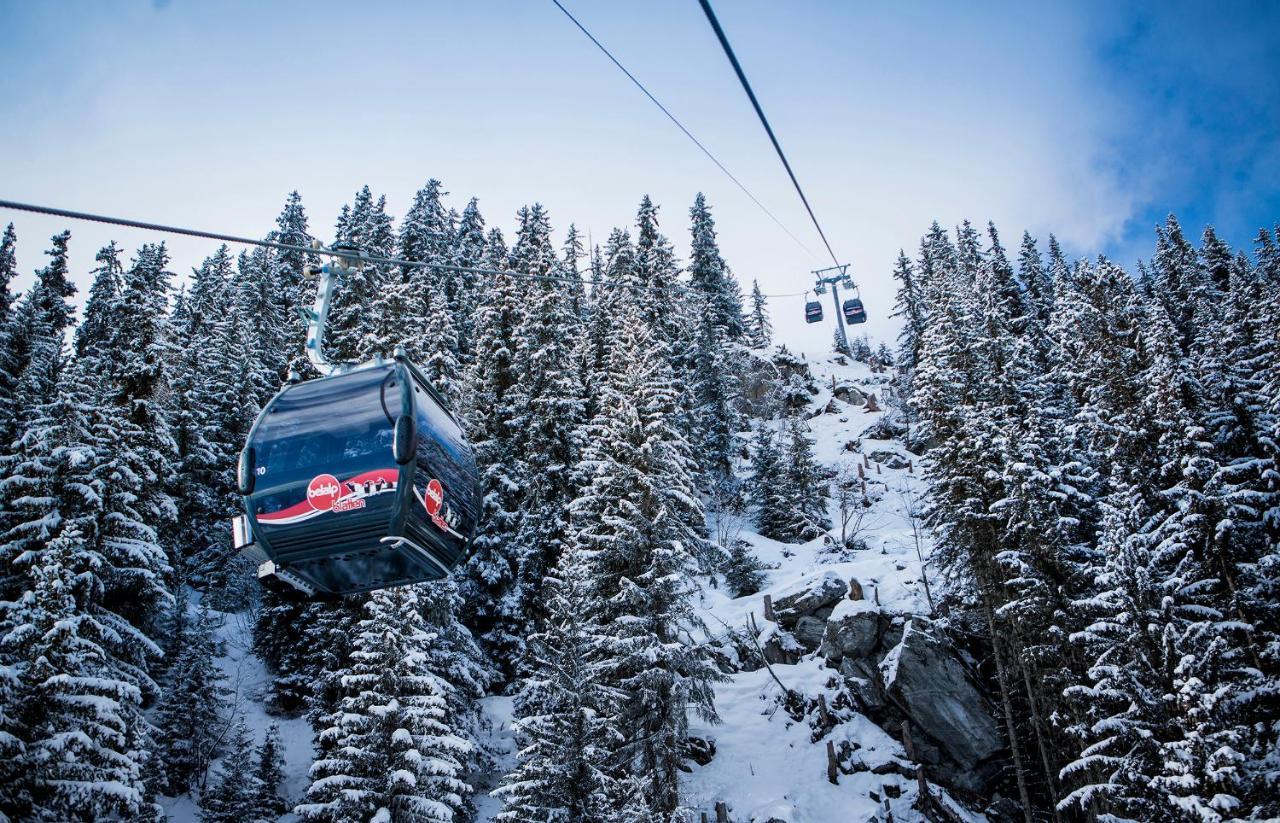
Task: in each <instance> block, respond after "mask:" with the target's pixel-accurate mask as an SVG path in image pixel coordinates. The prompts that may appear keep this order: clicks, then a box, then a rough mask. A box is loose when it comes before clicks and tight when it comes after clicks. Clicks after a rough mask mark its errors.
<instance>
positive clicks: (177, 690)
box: [155, 598, 228, 795]
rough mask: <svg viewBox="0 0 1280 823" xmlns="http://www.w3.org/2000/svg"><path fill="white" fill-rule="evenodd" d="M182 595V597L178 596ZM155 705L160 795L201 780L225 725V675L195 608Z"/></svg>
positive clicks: (209, 632)
mask: <svg viewBox="0 0 1280 823" xmlns="http://www.w3.org/2000/svg"><path fill="white" fill-rule="evenodd" d="M179 600H180V601H181V600H183V598H179ZM172 646H173V649H174V651H175V652H176V657H175V658H174V660H173V661H171V663H170V666H169V671H168V675H167V677H166V678H165V681H166V682H165V687H164V692H163V694H162V695H161V698H160V702H159V704H158V705H157V706H156V711H155V725H156V729H157V732H158V733H157V735H156V757H157V761H158V764H159V771H160V773H161V774H162V776H163V779H164V786H163V788H164V790H165V793H166V794H170V795H179V794H184V793H186V792H187V791H188V790H189V789H191V787H192V786H198V785H203V783H204V780H205V777H206V771H207V769H208V768H209V764H210V763H211V762H212V761H213V759H214V757H216V756H217V754H218V751H217V747H218V744H219V742H220V741H221V739H222V736H223V733H224V732H225V730H226V722H227V721H226V717H225V714H226V702H227V692H228V690H227V689H226V687H225V686H224V685H223V681H224V680H225V679H226V678H225V676H224V675H223V674H222V670H221V669H219V668H218V665H217V663H216V661H215V660H214V657H215V655H216V651H217V650H216V649H215V646H214V637H213V627H212V625H210V621H209V613H208V611H207V610H203V611H201V612H200V613H199V614H198V615H197V616H196V618H195V620H194V621H192V622H191V623H190V625H189V626H188V627H187V630H186V632H184V636H183V637H181V638H180V641H179V642H178V643H175V644H172Z"/></svg>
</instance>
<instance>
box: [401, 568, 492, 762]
mask: <svg viewBox="0 0 1280 823" xmlns="http://www.w3.org/2000/svg"><path fill="white" fill-rule="evenodd" d="M418 604H419V607H420V609H421V612H422V617H423V620H425V621H426V624H427V627H428V628H429V630H430V631H431V632H432V633H433V634H434V635H435V640H434V641H433V642H432V643H431V644H430V646H428V647H427V650H426V660H425V663H424V665H425V666H426V668H427V670H428V671H430V672H432V673H433V674H435V675H436V676H437V677H439V678H440V680H441V682H442V683H444V684H446V685H447V686H448V689H447V690H446V692H445V716H444V719H443V722H444V723H445V725H446V726H448V727H449V728H451V729H453V730H454V731H455V733H457V734H458V735H459V736H460V737H463V738H464V739H466V740H468V741H471V742H473V743H474V742H476V741H478V740H479V739H480V737H481V731H482V729H481V727H482V724H483V720H482V718H481V716H480V706H479V703H478V702H477V701H479V700H480V698H482V697H484V696H485V694H486V693H487V691H488V689H489V686H490V685H491V684H492V683H493V682H494V681H495V680H496V679H497V672H496V671H495V670H494V667H493V664H492V663H490V661H489V660H488V658H487V657H486V656H485V654H484V651H483V650H482V649H481V648H480V644H479V643H478V642H477V641H476V639H475V637H474V636H472V634H471V631H470V630H469V629H468V628H467V627H466V626H465V625H463V624H462V622H461V620H460V618H459V615H460V614H461V613H462V610H463V606H464V603H463V601H462V596H461V595H460V594H459V592H458V584H457V582H456V581H455V580H454V579H453V578H446V579H444V580H437V581H433V582H431V583H423V584H421V585H420V586H419V587H418ZM461 762H462V765H463V767H464V768H463V772H464V773H466V774H472V773H476V772H479V771H480V770H481V769H483V768H485V767H486V766H487V765H488V760H487V755H486V754H485V752H484V751H483V749H482V748H481V747H480V746H479V745H475V746H473V747H472V749H471V751H470V754H469V755H468V756H467V757H465V758H462V759H461Z"/></svg>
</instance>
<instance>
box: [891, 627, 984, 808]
mask: <svg viewBox="0 0 1280 823" xmlns="http://www.w3.org/2000/svg"><path fill="white" fill-rule="evenodd" d="M880 675H881V681H882V682H883V684H884V690H885V692H886V693H887V695H888V696H889V698H890V699H891V700H892V701H893V702H894V703H895V704H896V705H897V706H898V707H899V708H900V709H901V710H902V711H903V712H904V713H905V714H906V715H907V717H909V718H910V720H911V722H912V724H913V725H914V726H915V727H917V728H919V729H920V730H921V731H923V732H924V733H925V734H927V735H928V736H929V737H930V738H931V739H932V741H933V742H934V743H935V744H936V745H937V746H938V747H939V748H940V749H941V750H942V751H943V752H944V753H945V754H946V755H947V757H948V758H949V759H950V760H952V761H954V764H955V766H957V767H958V768H956V769H955V771H954V773H953V774H951V775H947V776H948V777H951V778H952V781H953V782H954V783H956V784H958V785H961V786H964V785H965V784H975V783H979V784H980V777H979V773H980V772H982V771H984V770H983V769H982V768H981V767H982V765H983V763H984V761H988V760H989V759H990V758H991V757H992V756H993V755H995V754H996V753H997V752H999V751H1000V750H1001V748H1002V747H1003V746H1004V742H1003V739H1002V737H1001V735H1000V729H999V726H998V725H997V724H996V720H995V715H994V713H993V712H992V708H991V705H990V704H989V703H988V702H987V700H986V698H985V697H983V695H982V692H981V691H979V689H978V686H977V684H976V683H974V681H973V679H972V678H971V677H970V676H969V672H968V670H967V669H966V668H965V666H964V664H963V663H961V662H960V660H959V659H958V658H957V656H956V655H955V654H954V652H953V651H952V649H951V647H950V646H949V645H948V644H947V643H946V642H944V641H943V640H941V639H939V638H938V637H936V636H935V635H934V634H933V633H931V632H930V631H929V630H928V624H927V622H924V623H922V622H920V621H918V620H913V621H912V622H911V623H909V624H908V625H907V627H906V629H905V631H904V632H903V635H902V641H901V642H900V643H898V645H896V646H895V647H894V648H893V649H892V650H891V651H890V652H889V653H888V654H887V655H885V658H884V660H883V661H881V663H880Z"/></svg>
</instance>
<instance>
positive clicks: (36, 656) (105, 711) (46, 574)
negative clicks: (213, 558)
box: [0, 526, 155, 821]
mask: <svg viewBox="0 0 1280 823" xmlns="http://www.w3.org/2000/svg"><path fill="white" fill-rule="evenodd" d="M91 562H92V560H91V556H90V554H89V552H88V551H86V546H85V545H84V542H83V536H82V535H81V534H80V532H79V531H78V529H76V528H75V527H74V526H70V527H68V528H66V529H64V530H62V531H61V532H60V533H59V534H58V535H57V536H56V537H54V538H53V539H52V540H50V542H49V544H48V548H47V549H46V550H45V551H44V552H43V553H42V554H41V556H40V558H39V560H38V561H36V562H35V563H34V564H33V566H32V567H31V568H30V570H29V574H30V581H31V587H30V589H29V590H28V591H27V592H26V593H25V594H24V595H23V596H22V598H21V600H19V601H18V602H16V603H12V602H11V603H7V604H5V613H6V614H5V626H6V629H7V630H6V633H5V635H4V637H3V640H2V641H0V646H2V648H3V650H4V654H5V657H6V660H7V665H9V666H12V670H13V671H14V672H16V674H17V678H18V684H17V687H16V689H15V694H14V697H15V704H14V705H15V709H14V712H13V713H14V716H15V718H16V721H17V727H18V728H19V729H20V733H21V736H22V737H23V738H24V742H25V748H24V750H23V751H22V753H21V754H20V755H19V758H18V761H17V762H16V764H11V765H13V766H16V768H15V772H16V773H17V781H18V785H17V786H10V787H6V790H5V791H4V792H3V793H2V794H0V797H3V799H4V800H5V801H6V803H8V802H14V801H16V804H17V805H16V806H14V807H10V808H5V809H3V810H2V811H3V812H4V813H5V814H8V815H10V816H11V817H12V818H13V819H23V820H86V821H87V820H96V819H100V818H105V817H110V816H113V815H121V816H126V817H131V816H146V815H148V813H150V815H152V816H154V814H155V809H154V807H152V806H151V805H150V804H149V802H148V795H147V790H146V787H145V786H144V785H143V782H142V775H143V770H144V768H145V756H146V749H147V742H146V739H147V732H148V726H147V723H146V721H145V720H144V719H143V717H142V713H141V704H142V693H141V690H140V689H139V688H138V686H137V685H136V684H135V683H133V682H130V681H129V680H128V679H125V678H122V677H121V674H120V669H119V666H118V664H117V663H116V661H115V660H114V659H113V657H114V656H113V654H112V652H111V651H110V646H111V645H112V644H114V643H116V642H118V638H116V637H114V635H115V634H116V627H115V626H114V625H112V623H111V622H109V618H110V616H109V615H104V616H105V617H107V618H108V621H106V622H104V621H103V620H100V619H99V618H98V616H96V615H95V614H93V613H92V609H91V608H90V607H89V604H88V603H87V602H85V601H86V599H87V598H88V597H90V596H91V593H90V592H89V591H87V590H86V585H85V584H86V582H88V581H89V580H91V579H92V575H86V574H85V572H86V571H87V564H89V563H91Z"/></svg>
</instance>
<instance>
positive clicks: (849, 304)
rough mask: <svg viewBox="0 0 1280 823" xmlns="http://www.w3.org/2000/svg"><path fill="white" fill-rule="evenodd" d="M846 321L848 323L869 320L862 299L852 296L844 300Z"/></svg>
mask: <svg viewBox="0 0 1280 823" xmlns="http://www.w3.org/2000/svg"><path fill="white" fill-rule="evenodd" d="M844 322H846V323H865V322H867V310H866V308H864V307H863V305H862V301H861V300H859V299H858V298H856V297H851V298H849V299H848V300H846V301H844Z"/></svg>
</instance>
